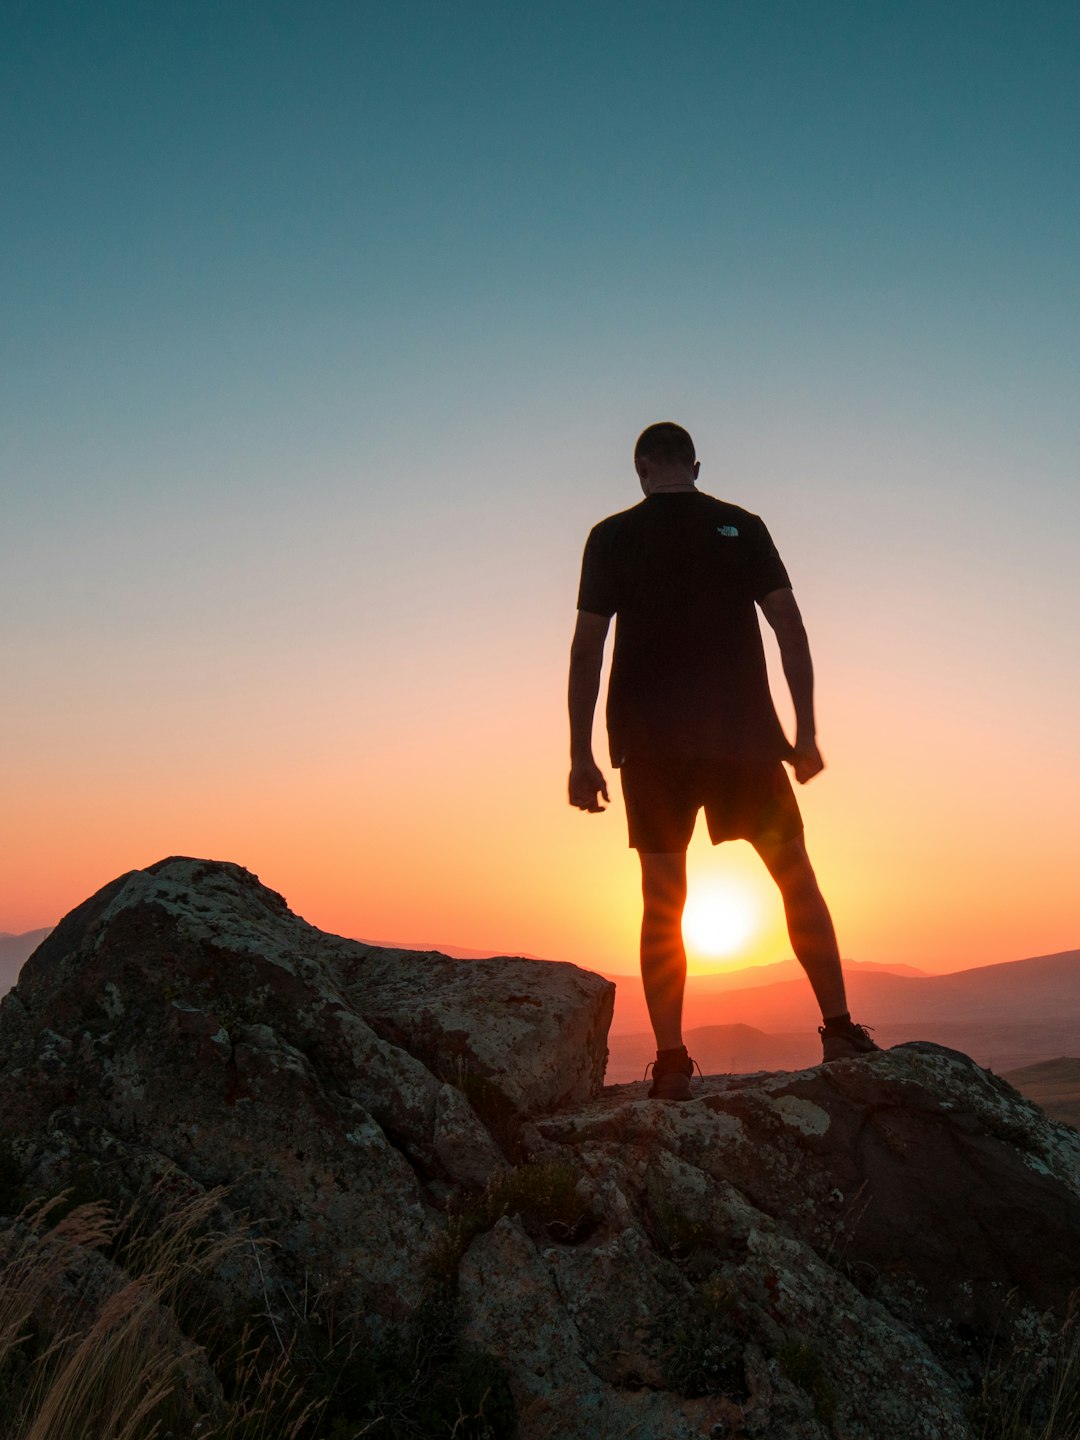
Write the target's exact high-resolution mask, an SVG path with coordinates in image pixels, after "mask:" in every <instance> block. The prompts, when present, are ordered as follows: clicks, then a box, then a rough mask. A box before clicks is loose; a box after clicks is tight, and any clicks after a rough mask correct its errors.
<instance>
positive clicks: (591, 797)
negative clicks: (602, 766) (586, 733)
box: [569, 760, 611, 815]
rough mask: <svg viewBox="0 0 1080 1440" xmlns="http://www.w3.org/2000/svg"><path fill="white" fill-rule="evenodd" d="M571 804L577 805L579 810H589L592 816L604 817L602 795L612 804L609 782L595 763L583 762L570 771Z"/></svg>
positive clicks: (590, 761)
mask: <svg viewBox="0 0 1080 1440" xmlns="http://www.w3.org/2000/svg"><path fill="white" fill-rule="evenodd" d="M569 789H570V804H571V805H576V806H577V808H578V809H579V810H588V811H589V813H590V814H592V815H602V814H603V811H604V807H603V805H601V804H600V796H601V795H602V796H603V797H604V799H605V800H606V801H607V803H608V804H609V805H610V804H611V799H610V797H609V795H608V788H607V781H606V780H605V779H604V777H603V775H601V773H600V770H599V769H598V767H597V765H596V763H595V761H592V760H583V761H579V762H578V763H577V764H575V765H574V766H573V768H572V769H571V771H570V787H569Z"/></svg>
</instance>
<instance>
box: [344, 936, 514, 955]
mask: <svg viewBox="0 0 1080 1440" xmlns="http://www.w3.org/2000/svg"><path fill="white" fill-rule="evenodd" d="M356 938H358V939H359V937H356ZM360 944H361V945H376V946H378V948H379V949H380V950H418V951H420V953H421V954H424V953H427V952H430V951H435V952H436V953H437V954H439V955H449V956H450V958H451V959H452V960H493V959H498V958H499V957H500V956H503V955H507V956H511V957H512V958H513V959H515V960H539V959H541V956H539V955H530V954H529V953H528V951H526V950H469V949H467V948H466V947H465V946H464V945H436V944H434V943H433V942H431V941H428V940H423V941H420V940H362V939H361V940H360Z"/></svg>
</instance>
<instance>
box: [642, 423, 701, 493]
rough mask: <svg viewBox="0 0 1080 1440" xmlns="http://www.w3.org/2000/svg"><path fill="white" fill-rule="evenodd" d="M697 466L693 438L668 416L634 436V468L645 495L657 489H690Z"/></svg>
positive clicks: (698, 468) (698, 466)
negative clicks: (635, 440)
mask: <svg viewBox="0 0 1080 1440" xmlns="http://www.w3.org/2000/svg"><path fill="white" fill-rule="evenodd" d="M700 468H701V466H700V465H699V463H698V459H697V455H696V453H695V451H694V442H693V440H691V438H690V436H689V434H688V432H687V431H686V430H684V429H683V427H682V426H681V425H676V424H675V423H674V422H673V421H671V420H661V421H660V422H659V423H658V424H656V425H650V426H648V428H647V429H645V430H643V431H642V432H641V434H640V435H639V436H638V438H637V444H636V445H635V446H634V469H635V470H636V471H637V474H638V479H639V480H640V481H641V488H642V490H643V491H644V492H645V494H646V495H653V494H655V493H656V492H657V491H658V490H693V489H694V481H695V480H696V479H697V477H698V471H699V470H700Z"/></svg>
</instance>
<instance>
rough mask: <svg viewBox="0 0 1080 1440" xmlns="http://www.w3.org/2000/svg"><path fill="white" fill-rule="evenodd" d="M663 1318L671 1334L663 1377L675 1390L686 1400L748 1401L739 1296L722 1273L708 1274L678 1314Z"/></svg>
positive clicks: (675, 1311)
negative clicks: (714, 1397) (738, 1319)
mask: <svg viewBox="0 0 1080 1440" xmlns="http://www.w3.org/2000/svg"><path fill="white" fill-rule="evenodd" d="M662 1319H663V1322H664V1324H665V1326H667V1327H669V1329H670V1335H671V1345H670V1349H669V1352H668V1358H667V1363H666V1365H665V1367H664V1373H665V1379H666V1381H667V1383H668V1385H669V1386H670V1388H671V1389H672V1390H674V1391H676V1393H677V1394H679V1395H685V1396H686V1397H687V1398H688V1399H695V1398H697V1397H698V1396H701V1395H727V1396H729V1397H730V1398H731V1399H733V1400H735V1401H741V1400H745V1399H746V1397H747V1395H748V1394H749V1391H748V1390H747V1388H746V1373H745V1370H744V1368H743V1358H742V1339H741V1336H740V1334H739V1332H738V1329H737V1327H736V1324H735V1319H736V1297H735V1292H734V1291H733V1290H732V1288H731V1286H730V1284H729V1283H728V1282H727V1280H725V1278H724V1276H723V1275H721V1274H720V1273H719V1272H717V1273H715V1274H713V1275H710V1276H709V1278H708V1279H707V1280H706V1281H705V1282H704V1283H703V1284H702V1285H700V1286H699V1287H698V1289H697V1290H696V1291H694V1293H693V1295H692V1297H691V1298H690V1300H689V1302H688V1303H687V1302H683V1303H682V1304H680V1305H679V1307H678V1309H677V1310H676V1309H673V1308H670V1307H669V1309H668V1310H667V1312H666V1313H665V1314H664V1315H663V1317H662Z"/></svg>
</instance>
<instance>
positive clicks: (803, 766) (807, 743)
mask: <svg viewBox="0 0 1080 1440" xmlns="http://www.w3.org/2000/svg"><path fill="white" fill-rule="evenodd" d="M791 767H792V769H793V770H794V771H795V779H796V780H797V781H798V782H799V784H800V785H805V784H806V782H807V781H808V780H812V779H813V778H814V776H815V775H820V774H821V772H822V770H824V769H825V761H824V760H823V759H822V758H821V751H820V750H819V749H818V747H817V741H816V740H802V741H800V740H796V742H795V745H794V747H793V748H792V751H791Z"/></svg>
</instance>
